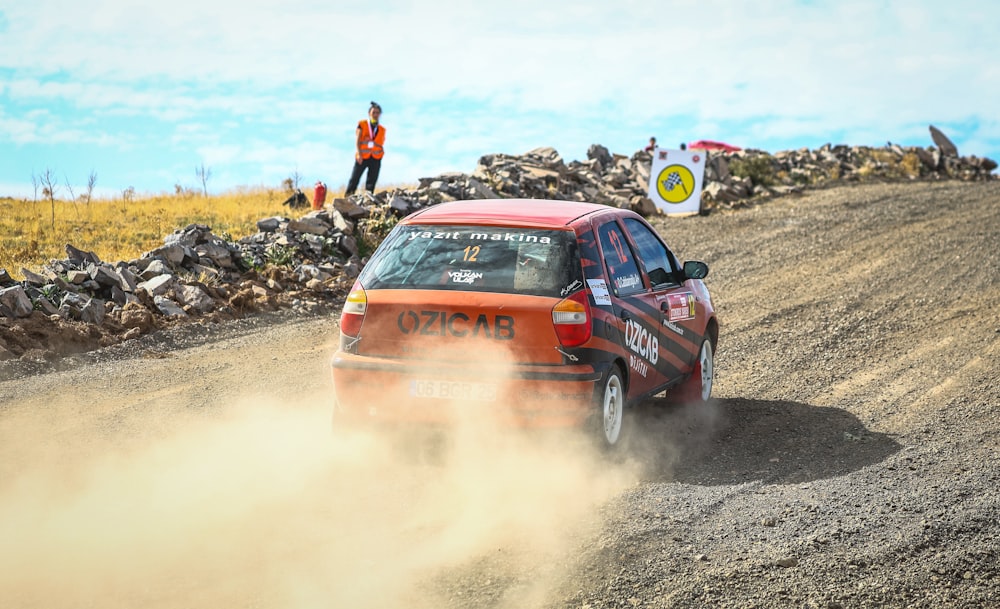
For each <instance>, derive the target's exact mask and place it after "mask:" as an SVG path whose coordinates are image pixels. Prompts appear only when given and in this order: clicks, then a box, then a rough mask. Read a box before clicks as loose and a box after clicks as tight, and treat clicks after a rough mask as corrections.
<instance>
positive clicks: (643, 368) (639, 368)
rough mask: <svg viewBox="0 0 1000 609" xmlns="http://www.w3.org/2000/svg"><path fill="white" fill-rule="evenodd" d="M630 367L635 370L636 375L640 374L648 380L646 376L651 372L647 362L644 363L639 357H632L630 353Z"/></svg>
mask: <svg viewBox="0 0 1000 609" xmlns="http://www.w3.org/2000/svg"><path fill="white" fill-rule="evenodd" d="M628 365H629V368H631V369H632V370H635V373H636V374H638V375H639V376H641V377H642V378H646V374H647V373H648V372H649V365H648V364H646V362H644V361H642V360H641V359H639V358H638V357H636V356H634V355H632V354H631V353H629V355H628Z"/></svg>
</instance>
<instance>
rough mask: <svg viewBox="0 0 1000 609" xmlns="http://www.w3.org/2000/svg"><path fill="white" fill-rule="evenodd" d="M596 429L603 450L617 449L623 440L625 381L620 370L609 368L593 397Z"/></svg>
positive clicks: (615, 367)
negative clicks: (595, 406)
mask: <svg viewBox="0 0 1000 609" xmlns="http://www.w3.org/2000/svg"><path fill="white" fill-rule="evenodd" d="M595 398H596V402H597V414H596V423H597V425H596V427H597V432H598V433H599V439H600V441H601V446H602V447H603V448H608V449H611V448H617V447H619V446H621V444H622V443H623V441H624V439H625V431H626V429H627V427H626V425H625V381H624V379H623V377H622V372H621V368H619V367H618V366H617V365H614V366H612V367H611V369H610V370H608V373H607V374H606V375H605V377H604V381H603V383H602V384H601V387H600V388H599V389H598V391H597V392H596V395H595Z"/></svg>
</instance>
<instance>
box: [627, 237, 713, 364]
mask: <svg viewBox="0 0 1000 609" xmlns="http://www.w3.org/2000/svg"><path fill="white" fill-rule="evenodd" d="M624 225H625V228H626V229H627V231H628V236H629V237H630V238H631V240H632V242H633V243H634V244H635V249H636V250H637V252H638V258H639V262H640V264H641V266H642V268H643V271H644V272H645V274H646V277H647V278H648V280H649V283H650V292H651V294H652V299H653V301H654V302H655V303H656V309H657V311H658V315H659V329H660V348H661V353H662V355H663V356H662V357H661V358H660V361H659V362H658V363H657V365H658V368H659V371H660V374H662V375H663V376H664V377H666V379H667V382H670V381H673V380H676V379H677V378H678V377H679V376H681V375H684V374H687V373H688V372H690V370H691V368H692V366H693V365H694V362H695V359H696V357H697V355H698V349H699V348H700V346H701V339H702V336H701V335H702V328H704V326H705V323H704V319H699V316H701V317H704V307H703V306H701V307H699V306H698V302H697V296H696V294H695V293H694V292H693V291H692V290H691V289H690V288H689V287H688V286H687V285H685V283H684V282H683V275H682V273H681V269H680V268H679V266H678V264H677V259H676V257H675V256H674V255H673V253H671V252H670V250H669V249H668V248H667V246H666V245H665V244H664V243H663V241H662V240H661V239H660V237H659V235H658V234H657V233H656V231H655V230H653V228H652V227H650V226H649V225H648V224H646V223H645V222H643V221H642V220H640V219H638V218H625V219H624Z"/></svg>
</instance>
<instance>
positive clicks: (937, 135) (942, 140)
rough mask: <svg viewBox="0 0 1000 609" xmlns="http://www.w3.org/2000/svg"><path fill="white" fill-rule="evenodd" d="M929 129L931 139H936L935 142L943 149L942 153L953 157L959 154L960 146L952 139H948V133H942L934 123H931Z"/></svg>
mask: <svg viewBox="0 0 1000 609" xmlns="http://www.w3.org/2000/svg"><path fill="white" fill-rule="evenodd" d="M928 129H930V132H931V139H932V140H934V144H935V145H936V146H937V147H938V149H939V150H940V151H941V154H943V155H944V156H951V157H957V156H958V147H957V146H955V144H953V143H952V141H951V140H950V139H948V136H947V135H945V134H944V133H942V132H941V130H940V129H938V128H937V127H935V126H934V125H930V126H929V127H928Z"/></svg>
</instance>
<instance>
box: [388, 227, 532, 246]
mask: <svg viewBox="0 0 1000 609" xmlns="http://www.w3.org/2000/svg"><path fill="white" fill-rule="evenodd" d="M415 239H466V240H469V241H510V242H514V243H552V237H549V236H546V235H526V234H524V233H473V232H463V231H437V232H435V231H429V230H428V231H421V232H413V233H410V234H409V236H407V238H406V240H407V241H413V240H415Z"/></svg>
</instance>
